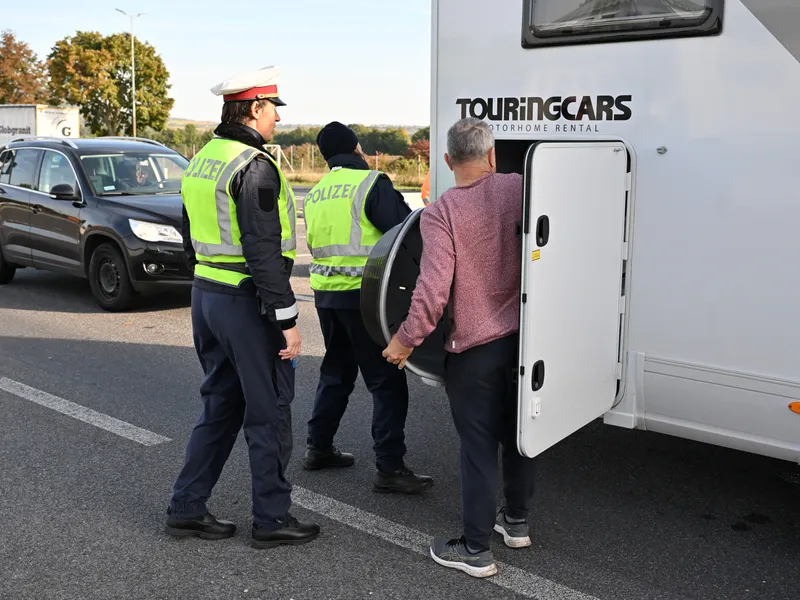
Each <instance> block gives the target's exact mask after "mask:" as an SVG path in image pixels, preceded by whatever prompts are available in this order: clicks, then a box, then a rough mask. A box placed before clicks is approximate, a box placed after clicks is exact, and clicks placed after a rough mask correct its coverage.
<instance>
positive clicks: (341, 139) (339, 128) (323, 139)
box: [317, 121, 358, 160]
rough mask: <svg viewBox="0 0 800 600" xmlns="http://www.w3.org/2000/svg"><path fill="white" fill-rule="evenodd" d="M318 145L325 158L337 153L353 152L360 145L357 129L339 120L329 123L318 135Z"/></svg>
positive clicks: (328, 158)
mask: <svg viewBox="0 0 800 600" xmlns="http://www.w3.org/2000/svg"><path fill="white" fill-rule="evenodd" d="M317 146H319V151H320V152H322V156H323V157H324V158H325V160H330V158H331V157H332V156H336V155H337V154H352V153H353V152H355V149H356V146H358V136H357V135H356V133H355V131H353V130H352V129H350V128H349V127H347V126H346V125H342V124H341V123H339V122H338V121H333V122H332V123H328V124H327V125H325V127H323V128H322V131H320V132H319V135H317Z"/></svg>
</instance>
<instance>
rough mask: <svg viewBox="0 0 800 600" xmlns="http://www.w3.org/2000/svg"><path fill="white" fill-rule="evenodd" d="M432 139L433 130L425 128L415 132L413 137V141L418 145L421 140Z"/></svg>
mask: <svg viewBox="0 0 800 600" xmlns="http://www.w3.org/2000/svg"><path fill="white" fill-rule="evenodd" d="M430 139H431V128H430V127H423V128H422V129H417V130H416V131H415V132H414V135H413V136H411V141H412V142H414V143H416V142H419V141H421V140H428V141H430Z"/></svg>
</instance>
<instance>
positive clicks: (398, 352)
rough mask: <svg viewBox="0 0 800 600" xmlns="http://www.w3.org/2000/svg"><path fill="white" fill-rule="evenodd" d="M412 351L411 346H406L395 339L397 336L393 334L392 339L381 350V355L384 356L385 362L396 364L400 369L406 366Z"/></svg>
mask: <svg viewBox="0 0 800 600" xmlns="http://www.w3.org/2000/svg"><path fill="white" fill-rule="evenodd" d="M413 351H414V349H413V348H406V347H405V346H403V344H401V343H400V342H398V341H397V336H394V335H393V336H392V341H391V342H389V345H388V346H387V347H386V350H384V351H383V356H384V358H386V362H390V363H392V364H393V365H397V368H398V369H402V368H403V367H405V366H406V361H407V360H408V357H409V356H411V353H412V352H413Z"/></svg>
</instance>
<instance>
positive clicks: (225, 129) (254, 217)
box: [165, 67, 320, 548]
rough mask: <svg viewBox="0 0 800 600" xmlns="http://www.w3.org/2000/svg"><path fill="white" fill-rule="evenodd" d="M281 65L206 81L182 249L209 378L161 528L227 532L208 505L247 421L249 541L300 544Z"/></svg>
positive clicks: (291, 227)
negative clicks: (214, 104)
mask: <svg viewBox="0 0 800 600" xmlns="http://www.w3.org/2000/svg"><path fill="white" fill-rule="evenodd" d="M278 73H279V71H278V69H276V68H274V67H267V68H266V69H261V70H259V71H256V72H254V73H247V74H244V75H241V76H237V77H233V78H231V79H229V80H227V81H224V82H222V83H220V84H219V85H217V86H215V87H214V88H212V90H211V91H212V92H213V93H215V94H217V95H221V96H223V99H224V105H223V108H222V123H221V124H220V125H219V126H218V127H217V129H216V130H215V132H214V133H215V134H216V137H215V138H214V139H212V140H211V141H210V142H209V143H208V144H206V145H205V146H204V147H203V148H202V149H201V150H200V152H199V153H198V154H197V155H196V156H195V157H194V158H193V159H192V161H191V162H190V163H189V166H188V167H187V168H186V170H185V172H184V175H183V180H182V189H181V195H182V196H183V201H184V211H183V221H184V223H183V237H184V248H185V249H186V251H187V255H188V256H189V257H190V262H191V263H192V264H193V265H194V275H195V280H194V285H193V289H192V330H193V335H194V343H195V348H196V351H197V355H198V357H199V359H200V364H201V365H202V367H203V371H204V373H205V380H204V381H203V384H202V386H201V388H200V393H201V396H202V398H203V412H202V414H201V416H200V419H199V421H198V423H197V425H196V426H195V427H194V430H193V431H192V434H191V437H190V439H189V443H188V445H187V448H186V459H185V462H184V465H183V468H182V470H181V472H180V474H179V476H178V478H177V480H176V482H175V484H174V486H173V495H172V500H171V502H170V504H169V508H168V510H167V513H168V518H167V522H166V527H165V530H166V532H167V533H169V534H170V535H173V536H177V537H188V536H196V537H200V538H202V539H211V540H216V539H224V538H228V537H231V536H233V535H234V534H235V532H236V526H235V525H234V524H233V523H230V522H228V521H221V520H217V519H216V518H215V517H214V516H213V515H212V514H211V513H210V512H209V511H208V508H207V507H206V502H207V500H208V498H209V497H210V495H211V491H212V489H213V488H214V486H215V485H216V483H217V480H218V479H219V476H220V474H221V472H222V469H223V467H224V466H225V463H226V461H227V460H228V457H229V455H230V453H231V450H232V449H233V446H234V444H235V442H236V438H237V436H238V434H239V430H240V429H242V428H243V429H244V434H245V440H246V441H247V446H248V452H249V459H250V470H251V476H252V503H253V505H252V510H253V526H252V540H251V545H252V546H253V547H255V548H271V547H274V546H278V545H282V544H302V543H305V542H309V541H311V540H313V539H314V538H316V537H317V535H318V534H319V531H320V528H319V526H318V525H316V524H313V523H300V522H298V521H297V519H295V518H294V517H293V516H292V515H291V514H290V512H289V507H290V505H291V491H292V486H291V484H290V483H289V482H288V481H287V480H286V476H285V470H286V463H287V462H288V460H289V453H290V452H291V446H292V433H291V418H290V416H291V415H290V410H289V403H290V402H291V400H292V398H293V396H294V373H293V363H294V358H295V357H296V356H297V355H298V354H299V353H300V345H301V339H300V334H299V333H298V330H297V324H296V321H297V316H298V309H297V303H296V302H295V298H294V294H293V293H292V289H291V286H290V284H289V277H290V274H291V269H292V257H293V256H294V251H295V246H296V241H295V239H296V237H295V231H296V229H295V223H294V221H295V218H296V217H295V208H294V196H293V194H292V191H291V188H290V186H289V184H288V183H287V181H286V178H285V177H284V176H283V173H282V172H281V170H280V168H279V167H278V164H277V162H276V161H275V159H274V158H272V156H271V155H270V154H269V153H267V152H266V151H265V149H264V145H265V143H266V140H268V139H270V138H271V137H272V133H273V130H274V129H275V123H276V122H277V121H279V120H280V117H279V116H278V113H277V107H278V106H284V103H283V102H282V101H281V99H280V97H279V95H278V82H277V78H278Z"/></svg>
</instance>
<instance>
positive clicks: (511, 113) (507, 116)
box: [503, 98, 520, 121]
mask: <svg viewBox="0 0 800 600" xmlns="http://www.w3.org/2000/svg"><path fill="white" fill-rule="evenodd" d="M518 111H519V100H517V99H516V98H506V101H505V107H504V108H503V120H504V121H519V120H520V118H519V116H518Z"/></svg>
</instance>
